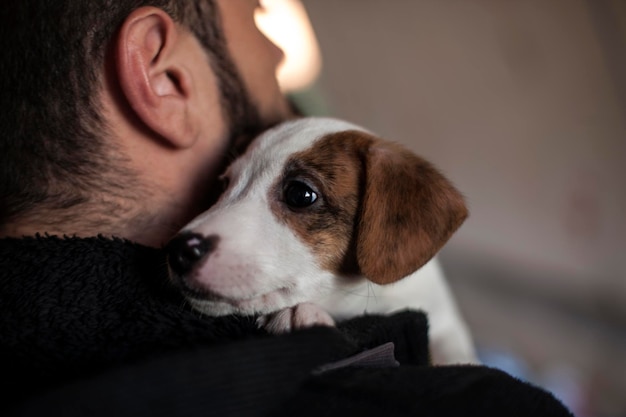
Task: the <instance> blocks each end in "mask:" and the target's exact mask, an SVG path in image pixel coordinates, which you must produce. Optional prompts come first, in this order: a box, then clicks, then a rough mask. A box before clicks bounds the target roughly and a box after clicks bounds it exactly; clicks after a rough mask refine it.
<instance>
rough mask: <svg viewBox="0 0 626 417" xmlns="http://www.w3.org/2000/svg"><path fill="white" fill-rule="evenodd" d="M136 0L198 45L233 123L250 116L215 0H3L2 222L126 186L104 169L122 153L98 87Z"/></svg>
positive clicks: (0, 74) (0, 108) (0, 80)
mask: <svg viewBox="0 0 626 417" xmlns="http://www.w3.org/2000/svg"><path fill="white" fill-rule="evenodd" d="M141 6H155V7H159V8H161V9H163V10H165V11H166V12H168V13H169V14H170V15H171V16H172V18H173V19H174V20H175V21H177V22H179V23H180V24H182V25H183V26H185V27H187V28H188V29H189V30H190V31H191V32H192V33H193V34H194V35H195V36H196V37H197V38H198V40H199V41H200V42H201V44H202V45H203V46H204V48H205V49H206V51H207V53H208V56H209V62H210V64H211V66H212V67H213V70H214V71H215V72H216V74H217V76H218V79H219V83H220V90H221V94H222V105H223V106H224V110H225V111H224V114H226V115H227V117H228V119H229V120H228V122H229V123H230V126H231V129H232V128H233V127H234V126H239V125H243V124H242V123H240V122H239V121H240V120H241V119H245V118H246V117H248V118H252V119H254V118H255V117H256V116H255V110H254V109H253V108H251V104H250V102H249V100H247V95H246V92H245V89H244V87H243V83H242V82H241V80H240V79H239V76H238V75H237V71H236V69H235V67H234V65H233V63H232V61H231V59H230V58H229V55H228V53H227V50H226V43H225V40H224V36H223V33H222V30H221V26H220V25H221V23H220V19H219V16H218V10H217V7H216V5H215V3H214V0H19V1H10V2H7V3H6V4H4V5H3V6H2V10H1V11H0V50H1V51H2V58H0V228H1V225H3V224H7V223H8V222H10V221H11V220H12V219H15V218H18V217H20V216H22V215H24V214H26V213H28V214H30V215H33V214H36V213H37V211H38V209H39V208H41V207H45V210H50V209H52V210H59V209H60V211H63V209H66V208H70V207H73V206H76V205H79V204H82V203H85V202H87V201H88V200H89V198H90V196H91V195H93V194H94V190H96V191H98V192H99V191H104V192H107V193H109V194H113V195H115V194H116V193H121V192H123V189H124V188H125V187H124V184H122V183H120V178H123V177H124V175H125V174H128V175H130V174H131V173H123V172H119V171H118V172H116V175H114V176H111V175H108V174H109V173H110V172H111V170H112V168H114V169H116V170H119V169H120V167H121V166H123V165H124V164H123V163H121V164H118V165H120V166H116V167H111V163H112V162H123V160H122V159H118V160H116V159H115V158H116V156H115V154H112V153H111V144H110V143H107V141H106V140H105V137H106V134H107V126H106V124H105V123H104V120H103V117H102V115H101V108H100V105H99V94H98V92H99V91H100V89H101V87H102V81H103V80H102V74H103V69H104V65H105V60H106V56H107V54H109V53H110V51H109V50H108V49H109V46H110V43H111V40H112V39H113V38H114V37H115V36H116V34H117V32H118V30H119V28H120V27H121V25H122V23H123V22H124V20H125V19H126V18H127V16H128V15H129V13H131V12H132V11H133V10H135V9H137V8H138V7H141ZM244 97H245V99H244ZM243 128H245V127H242V129H243ZM231 133H232V134H233V135H236V134H238V133H241V132H234V131H233V132H231ZM109 142H110V141H109ZM117 157H119V155H117Z"/></svg>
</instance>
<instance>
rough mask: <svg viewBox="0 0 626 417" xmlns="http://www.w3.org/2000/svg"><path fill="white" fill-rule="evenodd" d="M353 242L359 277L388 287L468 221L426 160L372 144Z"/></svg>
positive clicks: (458, 198)
mask: <svg viewBox="0 0 626 417" xmlns="http://www.w3.org/2000/svg"><path fill="white" fill-rule="evenodd" d="M365 170H366V173H365V189H364V195H363V203H362V212H361V218H360V223H359V226H358V229H357V230H358V237H357V242H356V255H357V262H358V265H359V268H360V270H361V273H362V274H363V275H365V276H366V277H367V278H368V279H369V280H370V281H372V282H375V283H377V284H389V283H392V282H394V281H397V280H399V279H401V278H403V277H405V276H407V275H409V274H411V273H413V272H415V271H416V270H418V269H419V268H420V267H421V266H423V265H424V264H425V263H426V262H428V261H429V260H430V259H431V258H432V257H433V256H434V255H435V254H436V253H437V252H438V251H439V249H441V247H443V245H444V244H445V242H446V241H447V240H448V239H449V238H450V237H451V236H452V234H453V233H454V232H455V231H456V230H457V228H458V227H459V226H460V225H461V224H462V223H463V221H464V220H465V218H466V217H467V214H468V212H467V208H466V207H465V204H464V201H463V197H462V196H461V194H460V193H459V192H458V191H457V190H456V189H455V188H454V186H452V184H451V183H450V182H449V181H448V180H447V179H446V178H445V177H444V176H443V175H442V174H440V173H439V172H438V171H437V170H436V169H435V168H434V167H433V166H432V165H431V164H429V163H428V162H427V161H425V160H424V159H422V158H420V157H418V156H416V155H414V154H413V153H411V152H408V151H407V150H405V149H403V148H402V147H400V146H399V145H396V144H393V143H389V142H385V141H381V140H377V139H374V142H373V143H372V145H371V146H370V148H369V151H368V153H367V155H366V158H365Z"/></svg>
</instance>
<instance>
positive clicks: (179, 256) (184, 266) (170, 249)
mask: <svg viewBox="0 0 626 417" xmlns="http://www.w3.org/2000/svg"><path fill="white" fill-rule="evenodd" d="M218 241H219V237H218V236H215V235H212V236H207V237H205V236H202V235H201V234H198V233H181V234H179V235H177V236H175V237H174V238H173V239H172V240H170V242H169V243H168V244H167V246H166V247H165V251H166V253H167V262H168V263H169V266H170V268H171V269H172V271H173V272H174V273H176V274H178V275H184V274H186V273H189V272H190V271H191V270H192V269H193V267H194V266H196V264H197V263H198V262H199V261H200V260H201V259H202V258H204V257H205V256H206V255H208V254H210V253H211V252H213V250H214V249H215V248H216V247H217V242H218Z"/></svg>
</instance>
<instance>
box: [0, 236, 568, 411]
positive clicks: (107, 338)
mask: <svg viewBox="0 0 626 417" xmlns="http://www.w3.org/2000/svg"><path fill="white" fill-rule="evenodd" d="M389 342H391V343H393V347H394V355H395V359H397V361H398V362H399V363H400V366H398V367H393V366H389V367H386V366H385V365H379V366H383V367H376V366H374V367H364V366H365V365H363V366H360V365H358V363H359V362H357V364H356V365H351V366H349V367H345V366H330V367H329V366H328V365H329V364H331V363H333V362H336V363H338V364H342V363H344V362H342V360H343V359H345V358H347V357H350V356H353V355H358V354H359V353H361V352H363V351H365V350H368V349H372V348H376V347H377V346H381V345H384V344H386V343H389ZM427 342H428V338H427V320H426V317H425V315H424V314H422V313H420V312H409V311H407V312H402V313H398V314H395V315H392V316H390V317H379V316H366V317H359V318H356V319H353V320H350V321H347V322H345V323H342V324H341V325H340V326H339V327H338V328H336V329H335V328H321V327H320V328H312V329H306V330H303V331H296V332H293V333H290V334H286V335H282V336H271V335H267V334H266V333H265V332H264V331H262V330H259V329H258V328H257V326H256V324H255V322H254V318H251V317H235V316H228V317H222V318H210V317H202V316H201V315H199V314H198V313H197V312H194V311H192V310H191V308H190V307H189V306H188V305H187V304H186V303H185V301H184V300H183V299H182V298H181V297H180V295H179V294H178V293H177V292H176V291H175V290H173V288H172V287H170V286H169V285H168V281H167V276H166V265H165V257H164V254H163V253H162V251H160V250H157V249H152V248H147V247H144V246H141V245H137V244H134V243H131V242H128V241H124V240H119V239H106V238H102V237H94V238H86V239H79V238H57V237H48V236H45V237H34V238H24V239H0V366H1V369H2V374H1V376H0V378H2V380H3V381H2V386H3V387H4V388H3V389H2V390H0V396H1V398H0V399H1V401H0V414H1V415H22V416H38V415H65V416H90V415H93V416H113V415H115V416H126V415H128V416H131V415H132V416H141V415H146V416H147V415H150V416H200V415H202V416H206V415H220V416H265V415H268V416H269V415H275V416H293V415H298V416H303V415H304V416H308V415H311V416H324V415H328V416H334V415H342V416H345V415H357V413H358V415H360V416H370V415H371V416H374V415H376V416H383V415H384V416H391V415H430V416H447V415H467V416H473V415H481V416H490V415H510V416H518V415H519V416H526V415H529V416H530V415H532V416H535V415H554V416H568V415H570V414H569V412H568V411H567V410H566V409H565V408H563V406H562V405H561V404H560V403H559V402H558V401H557V400H555V399H554V398H553V397H552V395H550V394H549V393H547V392H545V391H543V390H541V389H538V388H536V387H533V386H531V385H529V384H526V383H524V382H521V381H518V380H516V379H514V378H512V377H510V376H509V375H507V374H505V373H503V372H500V371H497V370H493V369H489V368H486V367H481V366H457V367H431V366H428V350H427V349H428V348H427V346H428V343H427ZM350 362H351V361H346V362H345V363H350ZM374 362H376V361H374ZM392 362H393V363H395V361H392ZM382 363H383V364H384V363H385V361H382ZM323 369H330V370H326V371H323V372H322V371H320V370H323Z"/></svg>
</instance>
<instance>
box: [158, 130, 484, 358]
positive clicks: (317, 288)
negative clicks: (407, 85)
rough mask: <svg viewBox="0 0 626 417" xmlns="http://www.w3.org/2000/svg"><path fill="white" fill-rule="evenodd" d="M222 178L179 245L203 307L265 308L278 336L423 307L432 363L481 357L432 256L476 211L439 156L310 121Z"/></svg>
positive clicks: (264, 319)
mask: <svg viewBox="0 0 626 417" xmlns="http://www.w3.org/2000/svg"><path fill="white" fill-rule="evenodd" d="M222 180H223V182H224V185H225V188H224V193H223V195H222V196H221V198H220V200H219V201H218V202H217V203H216V205H215V206H213V207H212V208H211V209H210V210H208V211H207V212H205V213H203V214H201V215H200V216H198V217H197V218H196V219H194V220H193V221H192V222H191V223H189V224H188V225H187V226H186V227H184V228H183V229H182V231H181V232H180V233H179V235H178V236H177V237H175V238H174V239H173V240H172V241H171V242H170V243H169V245H168V247H167V251H168V264H169V269H170V274H171V279H172V280H173V282H175V283H176V284H177V285H179V287H180V288H181V289H182V291H183V292H184V294H185V295H186V297H187V299H188V300H189V302H190V304H191V305H192V306H193V307H194V308H196V309H197V310H199V311H201V312H203V313H206V314H208V315H212V316H220V315H226V314H243V315H260V318H259V324H260V325H262V326H264V327H265V328H266V329H267V330H268V331H271V332H274V333H280V332H286V331H289V330H291V329H294V328H301V327H307V326H313V325H328V326H332V325H334V322H335V320H342V319H346V318H350V317H353V316H356V315H359V314H364V313H372V314H382V313H389V312H392V311H394V310H399V309H406V308H414V309H421V310H423V311H425V312H426V313H427V314H428V317H429V324H430V331H429V337H430V343H431V356H432V360H433V362H434V363H439V364H446V363H473V362H476V356H475V353H474V349H473V345H472V341H471V338H470V335H469V332H468V330H467V327H466V326H465V324H464V322H463V319H462V318H461V316H460V315H459V313H458V311H457V308H456V305H455V303H454V300H453V297H452V295H451V293H450V291H449V289H448V287H447V285H446V282H445V280H444V277H443V274H442V272H441V270H440V268H439V265H438V263H437V262H436V261H435V260H433V261H431V262H428V261H429V260H430V259H431V258H433V256H434V255H435V253H436V252H437V251H438V250H439V249H440V248H441V247H442V246H443V245H444V243H445V242H446V241H447V240H448V239H449V238H450V236H451V235H452V234H453V233H454V231H455V230H456V229H457V228H458V227H459V226H460V225H461V223H462V222H463V221H464V219H465V218H466V216H467V209H466V207H465V204H464V201H463V198H462V196H461V195H460V193H459V192H458V191H457V190H456V189H455V188H454V187H453V186H452V185H451V184H450V182H449V181H448V180H446V179H445V178H444V177H443V176H442V175H441V174H440V173H439V172H438V171H437V170H436V169H435V168H433V166H431V165H430V164H429V163H428V162H426V161H425V160H423V159H422V158H420V157H418V156H416V155H414V154H412V153H410V152H408V151H407V150H405V149H403V148H402V147H400V146H399V145H396V144H393V143H391V142H387V141H384V140H382V139H380V138H377V137H376V136H374V135H373V134H371V133H370V132H368V131H366V130H364V129H363V128H361V127H358V126H356V125H353V124H350V123H347V122H344V121H340V120H335V119H327V118H303V119H298V120H295V121H291V122H287V123H284V124H282V125H280V126H278V127H276V128H274V129H272V130H269V131H267V132H266V133H265V134H263V135H261V136H260V137H259V138H258V139H257V140H255V141H254V142H253V143H252V144H251V145H250V147H249V149H248V150H247V151H246V153H245V154H244V155H243V156H242V157H240V158H238V159H237V160H235V161H234V163H233V164H231V165H230V167H229V168H228V169H227V170H226V172H225V173H224V174H223V177H222ZM420 268H421V269H420ZM416 271H417V272H416Z"/></svg>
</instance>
